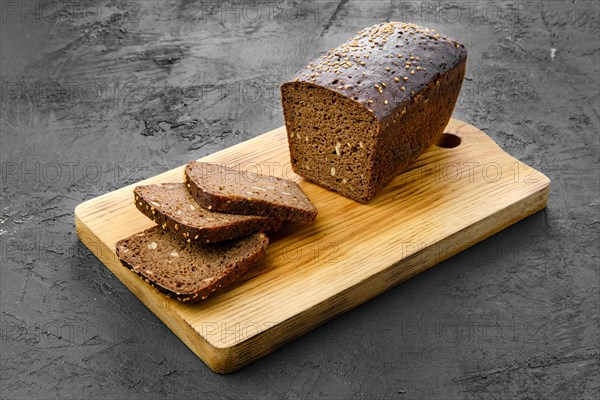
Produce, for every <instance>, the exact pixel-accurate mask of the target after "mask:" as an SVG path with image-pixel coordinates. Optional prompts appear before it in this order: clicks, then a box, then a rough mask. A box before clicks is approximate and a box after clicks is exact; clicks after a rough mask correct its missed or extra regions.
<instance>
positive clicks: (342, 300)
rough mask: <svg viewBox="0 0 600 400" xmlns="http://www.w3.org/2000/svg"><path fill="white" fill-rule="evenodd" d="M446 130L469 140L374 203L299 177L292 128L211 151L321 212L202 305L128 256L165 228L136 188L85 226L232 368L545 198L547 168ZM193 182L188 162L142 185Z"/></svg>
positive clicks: (129, 280)
mask: <svg viewBox="0 0 600 400" xmlns="http://www.w3.org/2000/svg"><path fill="white" fill-rule="evenodd" d="M446 132H448V133H452V134H455V135H457V136H459V137H460V138H461V139H462V143H461V144H460V145H459V146H458V147H455V148H452V149H446V148H440V147H437V146H432V147H431V148H430V149H429V150H428V151H427V152H426V153H425V154H423V156H421V157H420V158H419V160H418V161H417V162H416V163H415V164H414V165H413V167H412V168H411V169H410V170H409V171H407V172H405V173H404V174H402V175H400V176H398V177H397V178H396V179H395V180H394V181H393V182H392V183H391V184H390V185H388V186H387V187H386V188H385V189H384V190H383V191H382V192H381V193H380V194H379V195H378V196H377V197H376V198H375V199H374V200H373V201H371V202H370V203H369V204H359V203H356V202H354V201H352V200H349V199H346V198H344V197H341V196H339V195H337V194H336V193H334V192H330V191H328V190H326V189H323V188H322V187H320V186H317V185H315V184H312V183H309V182H306V181H304V180H302V179H300V178H299V177H298V176H296V175H294V174H293V173H292V172H291V170H290V168H289V159H288V157H289V156H288V149H287V139H286V133H285V129H284V128H279V129H275V130H273V131H271V132H268V133H265V134H264V135H261V136H259V137H256V138H254V139H252V140H249V141H246V142H244V143H240V144H239V145H236V146H233V147H231V148H228V149H225V150H223V151H220V152H218V153H215V154H212V155H210V156H208V157H205V158H204V159H203V160H205V161H214V162H219V163H226V164H227V165H231V166H234V167H238V168H245V169H248V170H253V171H256V170H260V171H261V172H263V173H267V172H270V173H273V174H275V175H278V176H284V177H287V178H291V179H294V180H296V181H298V182H299V184H300V185H301V186H302V188H303V189H304V191H305V192H306V193H307V195H308V196H309V197H310V198H311V200H312V201H313V202H314V203H315V205H316V206H317V208H318V209H319V216H318V218H317V221H316V223H315V224H314V225H310V226H303V225H299V224H293V223H289V224H286V225H284V227H283V228H282V230H281V231H279V232H278V233H276V234H275V235H273V236H272V237H271V244H270V245H269V250H268V256H267V258H266V259H265V260H264V261H263V262H262V263H261V264H260V265H259V266H258V267H256V268H255V269H253V270H252V271H251V272H249V273H248V274H247V275H246V276H244V277H243V279H242V280H241V281H240V282H239V283H238V284H237V285H236V286H235V287H233V288H231V289H230V290H228V291H227V292H224V293H221V294H219V295H217V296H215V297H213V298H209V299H208V300H207V301H205V302H201V303H198V304H195V305H189V304H183V303H179V302H177V301H175V300H172V299H169V298H167V297H166V296H164V295H162V294H160V293H158V292H157V291H156V290H155V289H153V288H151V287H150V286H149V285H147V284H145V283H144V282H143V281H141V280H140V279H139V278H138V277H137V276H136V275H135V274H134V273H133V272H131V271H129V270H128V269H127V268H125V267H123V266H122V265H121V264H120V262H119V260H118V259H117V257H116V255H115V253H114V245H115V243H116V242H117V241H118V240H120V239H122V238H125V237H127V236H129V235H131V234H133V233H135V232H139V231H141V230H143V229H146V228H149V227H151V226H152V225H153V223H152V222H151V221H150V220H148V219H147V218H146V217H144V216H143V215H142V214H140V213H139V212H138V211H137V210H136V208H135V206H134V204H133V196H132V191H133V188H134V186H135V185H130V186H127V187H124V188H122V189H119V190H116V191H114V192H111V193H108V194H105V195H103V196H100V197H97V198H95V199H92V200H89V201H87V202H85V203H82V204H80V205H79V206H78V207H77V208H76V210H75V221H76V226H77V233H78V235H79V238H80V240H81V241H82V242H83V243H84V244H85V245H86V246H87V247H88V248H89V249H90V250H91V251H92V252H93V253H94V254H95V255H96V256H97V257H98V258H99V259H100V260H101V261H102V262H103V263H104V264H105V265H106V266H107V268H108V269H109V270H110V271H112V272H113V273H114V274H115V275H116V276H117V278H118V279H119V280H121V281H122V282H123V283H124V284H125V285H126V286H127V287H128V288H129V290H131V291H132V293H133V294H134V295H135V296H136V297H138V298H139V299H140V300H141V301H142V302H143V303H144V304H145V305H146V306H147V307H148V308H150V309H151V310H152V312H154V313H155V314H156V315H157V316H158V317H159V318H160V319H161V320H162V321H163V322H164V323H165V324H166V325H167V326H169V328H171V329H172V330H173V332H175V334H177V335H178V336H179V337H180V338H181V340H183V341H184V342H185V343H186V345H188V346H189V347H190V349H192V351H194V353H196V354H197V355H198V356H199V357H200V358H201V359H202V360H203V361H204V362H205V363H206V364H207V365H208V366H209V367H210V368H211V369H213V370H214V371H216V372H219V373H228V372H232V371H235V370H237V369H239V368H241V367H243V366H245V365H247V364H248V363H250V362H252V361H255V360H256V359H258V358H260V357H263V356H264V355H266V354H268V353H270V352H272V351H273V350H274V349H276V348H277V347H279V346H281V345H282V344H284V343H286V342H288V341H290V340H292V339H294V338H296V337H298V336H300V335H302V334H304V333H306V332H308V331H310V330H311V329H313V328H315V327H316V326H318V325H320V324H322V323H324V322H325V321H327V320H328V319H330V318H332V317H335V316H337V315H339V314H341V313H343V312H345V311H348V310H350V309H352V308H354V307H356V306H358V305H359V304H362V303H364V302H365V301H367V300H369V299H371V298H373V297H374V296H377V295H378V294H380V293H382V292H383V291H385V290H387V289H389V288H391V287H393V286H395V285H397V284H398V283H400V282H402V281H404V280H406V279H409V278H410V277H412V276H414V275H416V274H418V273H419V272H422V271H424V270H426V269H427V268H429V267H431V266H433V265H435V264H437V263H439V262H440V261H442V260H444V259H446V258H448V257H450V256H452V255H454V254H456V253H458V252H460V251H461V250H463V249H466V248H467V247H469V246H472V245H473V244H475V243H477V242H479V241H481V240H483V239H485V238H487V237H489V236H490V235H492V234H494V233H496V232H498V231H500V230H502V229H504V228H505V227H507V226H509V225H511V224H513V223H515V222H517V221H519V220H521V219H523V218H525V217H527V216H528V215H531V214H533V213H535V212H537V211H539V210H541V209H543V208H544V207H545V205H546V201H547V197H548V191H549V187H550V181H549V180H548V178H547V177H546V176H544V175H543V174H541V173H540V172H538V171H535V170H534V169H533V168H531V167H528V166H527V165H525V164H523V163H521V162H519V161H518V160H516V159H515V158H513V157H511V156H509V155H508V154H506V153H505V152H504V151H502V150H501V149H500V148H499V147H498V146H497V145H496V144H495V143H494V142H493V141H492V140H491V139H490V138H489V137H488V136H486V135H485V134H484V133H483V132H481V131H480V130H478V129H477V128H475V127H473V126H471V125H469V124H466V123H463V122H461V121H458V120H451V121H450V123H449V125H448V127H447V128H446ZM182 180H183V167H179V168H175V169H173V170H171V171H167V172H165V173H163V174H160V175H157V176H155V177H152V178H150V179H147V180H144V181H142V182H138V183H137V184H148V183H158V182H181V181H182ZM137 184H136V185H137Z"/></svg>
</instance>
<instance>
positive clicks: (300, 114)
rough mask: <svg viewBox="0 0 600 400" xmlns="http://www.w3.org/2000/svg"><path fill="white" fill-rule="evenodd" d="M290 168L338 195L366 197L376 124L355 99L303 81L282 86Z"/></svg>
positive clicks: (365, 199) (373, 118)
mask: <svg viewBox="0 0 600 400" xmlns="http://www.w3.org/2000/svg"><path fill="white" fill-rule="evenodd" d="M281 93H282V102H283V109H284V115H285V122H286V128H287V135H288V141H289V145H290V155H291V163H292V169H293V170H294V172H295V173H297V174H298V175H300V176H302V177H304V178H306V179H308V180H310V181H313V182H316V183H318V184H320V185H322V186H325V187H327V188H329V189H332V190H335V191H337V192H339V193H340V194H342V195H343V196H346V197H349V198H352V199H354V200H357V201H362V202H364V201H367V200H368V199H369V198H370V197H371V196H372V192H373V188H372V186H373V185H372V182H371V175H372V173H371V171H372V170H373V167H374V166H373V162H374V160H373V156H372V155H373V152H374V148H375V144H376V143H375V140H376V139H375V137H376V135H377V132H378V129H379V126H378V122H377V120H376V119H375V117H374V116H373V114H372V113H371V112H370V111H369V110H368V109H367V108H366V107H364V106H363V105H362V104H360V103H359V102H357V101H355V100H353V99H350V98H347V97H345V96H342V95H340V94H339V93H336V92H334V91H332V90H328V89H326V88H322V87H319V86H317V85H313V84H310V83H306V82H289V83H286V84H284V85H283V86H282V88H281Z"/></svg>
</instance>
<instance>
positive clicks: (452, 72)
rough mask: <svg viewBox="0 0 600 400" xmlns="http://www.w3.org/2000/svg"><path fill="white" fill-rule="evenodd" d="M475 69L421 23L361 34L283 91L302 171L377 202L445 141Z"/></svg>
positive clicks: (456, 46) (461, 50) (295, 165)
mask: <svg viewBox="0 0 600 400" xmlns="http://www.w3.org/2000/svg"><path fill="white" fill-rule="evenodd" d="M466 62H467V51H466V50H465V47H464V46H463V45H462V44H460V43H458V42H456V41H454V40H452V39H449V38H447V37H445V36H442V35H440V34H438V33H436V32H434V31H433V30H430V29H427V28H423V27H420V26H417V25H414V24H408V23H402V22H386V23H383V24H379V25H375V26H372V27H369V28H365V29H363V30H361V31H359V32H358V34H357V35H355V36H354V37H352V38H351V39H349V40H348V41H346V42H344V43H342V44H341V45H340V46H338V47H336V48H334V49H332V50H330V51H329V52H327V53H326V54H323V55H321V56H320V57H319V58H317V59H316V60H314V61H313V62H311V63H309V64H308V65H307V66H306V67H305V68H304V69H302V70H301V71H299V72H298V73H297V74H296V75H295V76H294V77H293V78H292V80H291V81H289V82H286V83H284V84H283V85H282V86H281V99H282V104H283V114H284V118H285V126H286V130H287V133H288V142H289V147H290V158H291V165H292V169H293V171H294V172H295V173H297V174H298V175H300V176H303V177H304V178H305V179H307V180H309V181H313V182H315V183H318V184H320V185H322V186H324V187H326V188H329V189H332V190H335V191H337V192H338V193H340V194H342V195H344V196H347V197H349V198H351V199H354V200H356V201H359V202H361V203H365V202H367V201H369V200H370V199H372V198H373V197H374V196H375V194H376V193H377V192H378V191H379V190H381V189H382V188H383V187H384V186H386V185H387V184H388V183H389V182H390V181H391V180H392V179H393V178H394V177H395V176H396V175H398V174H399V173H401V172H403V171H405V170H406V169H407V168H409V167H410V165H411V164H412V163H413V162H414V161H415V160H416V159H417V157H419V156H420V155H421V154H422V153H423V152H425V151H426V150H427V148H428V147H429V146H430V145H432V144H433V143H435V142H436V141H437V139H438V138H439V137H440V136H441V135H442V133H443V132H444V128H445V127H446V125H447V124H448V121H449V120H450V116H451V115H452V111H453V110H454V105H455V104H456V100H457V98H458V94H459V92H460V88H461V85H462V82H463V78H464V76H465V66H466Z"/></svg>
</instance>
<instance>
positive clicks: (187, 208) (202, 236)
mask: <svg viewBox="0 0 600 400" xmlns="http://www.w3.org/2000/svg"><path fill="white" fill-rule="evenodd" d="M134 195H135V205H136V207H137V208H138V210H140V211H141V212H142V213H144V214H145V215H146V216H147V217H148V218H150V219H152V221H154V222H156V223H157V224H158V225H159V226H160V227H162V229H164V230H171V231H174V232H175V233H177V234H178V235H181V236H182V237H183V238H184V239H185V241H187V242H194V241H198V242H203V243H215V242H220V241H223V240H228V239H234V238H238V237H241V236H246V235H250V234H253V233H256V232H261V231H266V230H271V229H278V228H279V227H280V226H281V221H280V220H277V219H273V218H265V217H260V216H248V215H232V214H226V213H220V212H213V211H209V210H206V209H204V208H202V207H200V206H199V205H198V203H196V201H195V200H194V199H193V198H192V196H191V195H190V194H189V192H188V191H187V190H186V188H185V185H184V184H183V183H163V184H158V185H145V186H138V187H136V188H135V189H134Z"/></svg>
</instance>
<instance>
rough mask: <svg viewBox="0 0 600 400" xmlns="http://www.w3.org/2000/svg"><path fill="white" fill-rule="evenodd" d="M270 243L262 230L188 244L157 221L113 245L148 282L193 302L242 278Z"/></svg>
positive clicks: (124, 262)
mask: <svg viewBox="0 0 600 400" xmlns="http://www.w3.org/2000/svg"><path fill="white" fill-rule="evenodd" d="M268 243H269V239H268V238H267V236H266V235H265V234H264V233H262V232H261V233H256V234H254V235H252V236H247V237H244V238H241V239H234V240H229V241H225V242H221V243H213V244H200V243H187V242H186V241H184V240H181V239H180V238H179V237H178V236H176V235H174V234H173V233H172V232H168V231H165V230H163V229H162V228H160V227H159V226H155V227H152V228H150V229H148V230H145V231H143V232H140V233H136V234H135V235H132V236H130V237H128V238H126V239H123V240H121V241H119V242H117V244H116V245H115V246H116V251H117V256H118V257H119V259H120V260H121V263H122V264H123V265H124V266H126V267H127V268H129V269H131V270H132V271H134V272H135V273H136V274H138V275H139V276H140V277H141V278H142V279H143V280H144V281H146V282H147V283H149V284H150V285H152V286H154V287H155V288H156V289H158V290H159V291H161V292H163V293H165V294H167V295H168V296H169V297H174V298H176V299H177V300H179V301H183V302H190V303H193V302H196V301H199V300H204V299H206V298H207V297H208V296H209V295H210V294H212V293H213V292H215V291H217V290H221V289H223V288H225V287H226V286H228V285H229V284H231V283H232V282H235V281H236V280H237V279H239V278H240V277H241V276H242V275H243V274H244V273H245V272H246V271H248V270H249V269H250V268H251V267H252V266H254V265H255V264H256V263H257V262H258V261H260V260H261V259H262V258H263V257H264V255H265V252H266V248H267V244H268Z"/></svg>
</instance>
